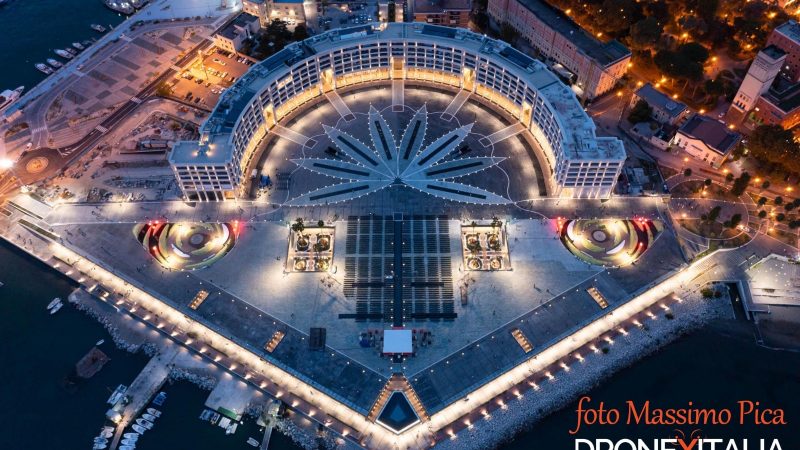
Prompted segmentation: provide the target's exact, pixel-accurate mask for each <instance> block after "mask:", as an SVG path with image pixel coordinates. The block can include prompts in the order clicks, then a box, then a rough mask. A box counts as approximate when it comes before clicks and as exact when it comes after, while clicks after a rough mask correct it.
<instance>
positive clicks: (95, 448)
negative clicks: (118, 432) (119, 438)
mask: <svg viewBox="0 0 800 450" xmlns="http://www.w3.org/2000/svg"><path fill="white" fill-rule="evenodd" d="M106 447H108V444H94V445H93V446H92V450H103V449H105V448H106Z"/></svg>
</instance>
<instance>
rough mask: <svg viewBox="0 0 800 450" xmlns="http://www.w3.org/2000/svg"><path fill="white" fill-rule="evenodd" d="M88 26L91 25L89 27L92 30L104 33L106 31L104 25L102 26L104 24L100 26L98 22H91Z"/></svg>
mask: <svg viewBox="0 0 800 450" xmlns="http://www.w3.org/2000/svg"><path fill="white" fill-rule="evenodd" d="M90 27H91V28H92V29H93V30H94V31H97V32H98V33H105V32H106V27H104V26H102V25H98V24H96V23H93V24H91V25H90Z"/></svg>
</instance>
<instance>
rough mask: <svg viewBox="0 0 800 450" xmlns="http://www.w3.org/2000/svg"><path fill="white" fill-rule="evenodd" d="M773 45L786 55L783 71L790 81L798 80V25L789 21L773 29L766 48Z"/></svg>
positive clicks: (799, 40) (799, 58)
mask: <svg viewBox="0 0 800 450" xmlns="http://www.w3.org/2000/svg"><path fill="white" fill-rule="evenodd" d="M769 45H774V46H776V47H778V48H780V49H781V50H783V51H784V52H785V53H786V61H785V62H784V67H783V69H784V70H785V71H786V72H787V73H788V74H789V77H790V78H791V80H792V81H797V80H798V78H800V23H797V21H795V20H789V21H787V22H786V23H784V24H782V25H779V26H777V27H775V29H774V30H772V34H770V36H769V39H768V40H767V46H769Z"/></svg>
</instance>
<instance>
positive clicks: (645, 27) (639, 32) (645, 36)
mask: <svg viewBox="0 0 800 450" xmlns="http://www.w3.org/2000/svg"><path fill="white" fill-rule="evenodd" d="M663 32H664V26H663V25H661V23H659V21H658V19H656V18H655V17H646V18H644V19H643V20H640V21H638V22H636V23H635V24H633V26H631V38H630V44H631V47H632V48H633V49H634V50H649V49H651V48H653V46H655V45H656V43H658V41H659V39H660V38H661V33H663Z"/></svg>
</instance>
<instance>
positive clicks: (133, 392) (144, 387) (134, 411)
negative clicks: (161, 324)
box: [108, 345, 180, 450]
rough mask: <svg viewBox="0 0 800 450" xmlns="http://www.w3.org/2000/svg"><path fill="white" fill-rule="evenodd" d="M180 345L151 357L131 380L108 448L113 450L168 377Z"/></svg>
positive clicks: (170, 347)
mask: <svg viewBox="0 0 800 450" xmlns="http://www.w3.org/2000/svg"><path fill="white" fill-rule="evenodd" d="M179 351H180V347H179V346H177V345H172V346H169V347H168V348H166V349H164V350H163V351H162V352H161V353H159V354H158V355H156V356H154V357H152V358H151V359H150V361H148V363H147V365H145V366H144V369H142V371H141V372H139V375H137V376H136V379H135V380H133V383H131V386H130V387H129V388H128V391H127V392H126V396H127V397H128V398H129V399H130V403H128V404H127V405H126V406H125V408H124V409H123V410H122V411H121V412H120V414H121V415H122V420H121V421H120V422H119V424H118V425H117V430H116V431H115V432H114V438H113V439H112V440H111V444H110V445H109V446H108V448H109V450H115V449H116V448H117V445H119V441H120V440H121V439H122V433H124V432H125V429H126V428H127V427H128V425H130V424H131V423H132V422H133V421H134V420H135V419H136V416H137V415H138V414H139V412H141V410H142V409H144V407H145V406H147V404H148V403H149V402H150V399H151V398H153V396H154V395H155V394H156V392H158V390H159V389H161V387H162V386H164V383H165V382H166V381H167V378H168V377H169V372H170V369H171V368H172V361H173V360H174V359H175V357H176V356H177V355H178V352H179Z"/></svg>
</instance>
